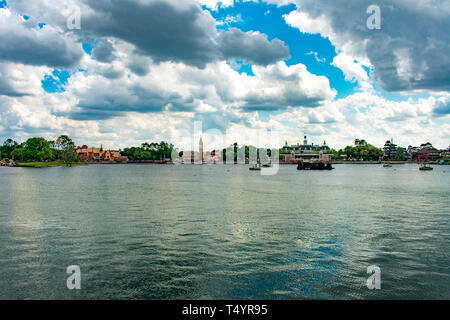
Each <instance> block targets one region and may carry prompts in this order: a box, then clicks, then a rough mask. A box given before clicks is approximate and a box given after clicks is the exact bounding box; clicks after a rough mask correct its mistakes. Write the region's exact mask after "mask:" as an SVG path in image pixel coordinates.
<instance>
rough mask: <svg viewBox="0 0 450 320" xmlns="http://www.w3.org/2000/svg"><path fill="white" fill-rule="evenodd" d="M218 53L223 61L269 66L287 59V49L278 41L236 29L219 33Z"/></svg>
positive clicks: (260, 34)
mask: <svg viewBox="0 0 450 320" xmlns="http://www.w3.org/2000/svg"><path fill="white" fill-rule="evenodd" d="M219 46H220V51H221V52H222V54H223V55H224V57H225V59H226V60H228V59H231V58H234V59H238V60H244V61H245V62H247V63H253V64H259V65H264V66H266V65H269V64H273V63H275V62H277V61H280V60H284V59H288V58H289V56H290V55H289V48H288V47H287V46H286V45H285V44H284V42H283V41H281V40H279V39H273V40H272V41H269V40H268V39H267V35H265V34H262V33H255V32H251V31H249V32H243V31H242V30H240V29H237V28H231V29H230V30H228V31H224V32H221V33H220V35H219Z"/></svg>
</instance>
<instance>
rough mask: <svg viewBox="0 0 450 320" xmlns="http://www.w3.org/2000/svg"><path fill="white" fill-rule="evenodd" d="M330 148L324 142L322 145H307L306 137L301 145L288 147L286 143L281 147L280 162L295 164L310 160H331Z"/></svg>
mask: <svg viewBox="0 0 450 320" xmlns="http://www.w3.org/2000/svg"><path fill="white" fill-rule="evenodd" d="M329 150H330V148H329V147H328V146H327V143H326V141H324V142H323V145H314V143H311V144H308V140H307V138H306V136H304V138H303V143H302V144H299V143H297V144H296V145H290V146H289V145H288V143H287V141H286V143H285V145H284V146H283V148H282V150H281V154H280V160H281V162H284V163H297V162H300V161H311V160H322V161H329V160H331V153H330V152H329Z"/></svg>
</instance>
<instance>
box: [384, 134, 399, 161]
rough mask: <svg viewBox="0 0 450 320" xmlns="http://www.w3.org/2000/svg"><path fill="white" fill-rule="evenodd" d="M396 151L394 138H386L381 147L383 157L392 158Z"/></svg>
mask: <svg viewBox="0 0 450 320" xmlns="http://www.w3.org/2000/svg"><path fill="white" fill-rule="evenodd" d="M396 152H397V145H396V144H394V139H392V138H391V140H390V141H389V140H387V141H386V143H385V144H384V147H383V158H384V159H394V158H395V153H396Z"/></svg>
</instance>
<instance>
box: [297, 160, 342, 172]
mask: <svg viewBox="0 0 450 320" xmlns="http://www.w3.org/2000/svg"><path fill="white" fill-rule="evenodd" d="M333 169H334V168H333V167H332V166H331V163H329V162H323V161H315V162H303V161H300V162H299V163H298V165H297V170H333Z"/></svg>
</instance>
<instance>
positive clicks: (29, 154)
mask: <svg viewBox="0 0 450 320" xmlns="http://www.w3.org/2000/svg"><path fill="white" fill-rule="evenodd" d="M22 155H23V156H22V157H23V160H34V161H36V160H39V161H45V160H51V159H52V150H51V149H50V143H49V142H48V141H47V140H45V139H44V138H30V139H28V140H27V142H26V143H25V148H24V150H23V153H22Z"/></svg>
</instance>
